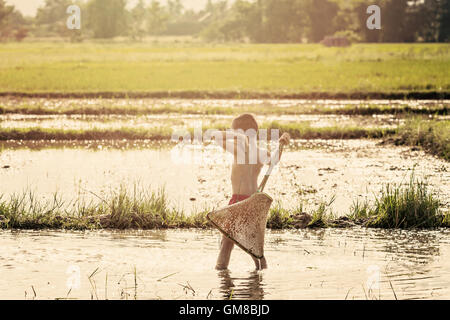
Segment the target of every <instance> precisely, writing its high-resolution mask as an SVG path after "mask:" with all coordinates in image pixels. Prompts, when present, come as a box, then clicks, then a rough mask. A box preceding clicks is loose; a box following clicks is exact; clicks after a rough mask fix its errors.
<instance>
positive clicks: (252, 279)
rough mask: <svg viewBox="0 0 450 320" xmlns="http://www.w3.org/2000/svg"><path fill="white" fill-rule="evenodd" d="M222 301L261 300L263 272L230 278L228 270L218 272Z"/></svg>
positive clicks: (262, 296)
mask: <svg viewBox="0 0 450 320" xmlns="http://www.w3.org/2000/svg"><path fill="white" fill-rule="evenodd" d="M218 276H219V279H220V293H221V295H222V298H223V299H225V300H226V299H241V300H263V299H264V284H263V272H261V271H252V272H250V273H249V274H248V276H247V277H232V276H231V271H230V270H221V271H219V272H218Z"/></svg>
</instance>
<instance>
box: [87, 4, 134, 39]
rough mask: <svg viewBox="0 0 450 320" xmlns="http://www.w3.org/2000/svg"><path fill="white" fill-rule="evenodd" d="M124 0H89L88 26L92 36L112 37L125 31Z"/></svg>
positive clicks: (125, 12) (125, 14)
mask: <svg viewBox="0 0 450 320" xmlns="http://www.w3.org/2000/svg"><path fill="white" fill-rule="evenodd" d="M126 4H127V1H126V0H90V1H89V2H88V3H87V20H88V28H89V29H90V30H91V31H92V33H93V36H94V38H113V37H117V36H120V35H124V34H126V33H127V11H126V9H125V7H126Z"/></svg>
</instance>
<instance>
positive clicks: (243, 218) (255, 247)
mask: <svg viewBox="0 0 450 320" xmlns="http://www.w3.org/2000/svg"><path fill="white" fill-rule="evenodd" d="M279 155H281V148H280V154H279ZM279 155H278V154H277V156H279ZM277 163H278V162H275V161H274V160H273V159H272V165H271V166H270V167H269V169H268V171H267V173H266V175H265V176H264V179H263V181H262V182H261V185H260V186H259V188H258V192H256V193H255V194H253V195H252V196H251V197H250V198H248V199H246V200H244V201H241V202H238V203H236V204H233V205H230V206H228V207H225V208H223V209H220V210H216V211H213V212H210V213H209V214H208V215H207V216H206V217H207V219H208V220H209V221H210V222H211V223H212V225H213V226H214V227H216V228H217V229H218V230H219V231H220V232H222V233H223V234H224V235H225V236H226V237H228V238H229V239H231V240H232V241H233V242H234V243H236V245H238V246H239V247H240V248H241V249H243V250H244V251H246V252H247V253H248V254H250V255H252V256H253V257H255V258H257V259H262V258H263V257H264V237H265V233H266V224H267V216H268V213H269V210H270V206H271V205H272V202H273V199H272V198H271V197H270V196H269V195H267V194H266V193H264V192H263V191H264V188H265V186H266V183H267V180H268V179H269V176H270V174H271V173H272V170H273V168H274V167H275V165H276V164H277Z"/></svg>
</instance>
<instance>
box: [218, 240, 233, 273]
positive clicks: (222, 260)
mask: <svg viewBox="0 0 450 320" xmlns="http://www.w3.org/2000/svg"><path fill="white" fill-rule="evenodd" d="M233 247H234V242H233V241H231V240H230V239H228V238H227V237H225V236H222V242H221V243H220V253H219V257H218V258H217V264H216V269H217V270H224V269H227V268H228V265H229V264H230V257H231V251H232V250H233Z"/></svg>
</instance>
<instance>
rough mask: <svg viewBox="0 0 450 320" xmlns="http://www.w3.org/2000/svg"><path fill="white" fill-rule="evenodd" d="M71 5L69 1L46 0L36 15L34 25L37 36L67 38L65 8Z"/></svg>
mask: <svg viewBox="0 0 450 320" xmlns="http://www.w3.org/2000/svg"><path fill="white" fill-rule="evenodd" d="M71 4H72V1H70V0H46V1H45V3H44V5H43V6H42V7H40V8H39V9H38V11H37V14H36V19H35V21H36V25H37V28H38V30H37V33H38V35H43V36H55V35H58V36H62V37H65V36H68V35H69V33H70V32H69V31H70V30H69V29H67V27H66V20H67V13H66V10H67V7H68V6H70V5H71Z"/></svg>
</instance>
